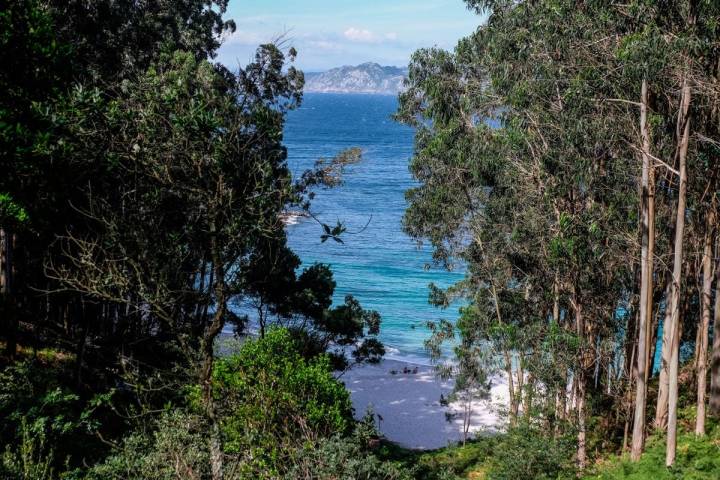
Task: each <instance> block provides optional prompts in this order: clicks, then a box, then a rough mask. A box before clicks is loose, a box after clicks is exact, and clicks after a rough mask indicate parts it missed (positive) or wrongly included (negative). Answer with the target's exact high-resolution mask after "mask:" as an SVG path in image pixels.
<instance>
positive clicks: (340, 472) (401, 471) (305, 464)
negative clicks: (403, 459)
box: [285, 416, 415, 480]
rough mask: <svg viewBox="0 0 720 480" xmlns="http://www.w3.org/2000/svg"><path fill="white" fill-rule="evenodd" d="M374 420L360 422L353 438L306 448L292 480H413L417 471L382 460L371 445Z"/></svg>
mask: <svg viewBox="0 0 720 480" xmlns="http://www.w3.org/2000/svg"><path fill="white" fill-rule="evenodd" d="M377 436H378V435H377V432H376V430H375V428H374V424H373V420H372V418H371V417H369V416H366V417H365V419H364V420H363V421H362V422H359V423H358V424H357V426H356V428H355V430H354V432H353V434H352V435H349V436H344V437H343V436H340V435H335V436H333V437H331V438H327V439H322V440H320V441H319V442H318V444H315V445H306V446H305V448H303V449H302V450H300V451H299V452H298V455H297V456H296V458H295V459H294V465H293V468H292V469H291V470H290V472H288V473H287V474H286V475H285V478H287V479H288V480H290V479H292V480H412V479H414V478H415V476H414V475H413V473H414V469H408V468H405V467H404V466H403V465H402V464H401V463H400V462H392V461H387V460H383V459H381V458H379V457H378V456H377V455H375V454H374V452H373V450H372V448H371V445H372V444H373V443H374V442H375V441H376V440H377Z"/></svg>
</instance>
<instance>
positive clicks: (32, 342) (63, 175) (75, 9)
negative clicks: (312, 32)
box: [0, 0, 720, 480]
mask: <svg viewBox="0 0 720 480" xmlns="http://www.w3.org/2000/svg"><path fill="white" fill-rule="evenodd" d="M457 1H458V2H461V0H457ZM464 3H465V4H466V7H467V8H468V9H469V10H471V11H473V12H475V13H477V29H476V31H475V32H474V33H473V34H471V35H469V36H467V37H465V38H462V39H460V40H459V42H458V43H457V46H456V47H455V48H454V49H453V50H452V51H449V50H444V49H441V48H439V47H430V45H432V44H433V39H431V38H430V39H428V42H427V43H428V48H425V49H420V50H418V51H416V52H415V53H414V54H413V55H412V58H411V59H410V64H409V73H408V77H407V79H406V81H405V89H404V91H403V92H402V93H401V94H400V96H399V107H398V110H397V112H396V113H395V115H394V120H395V121H397V122H401V123H403V124H406V125H409V126H411V127H413V128H414V131H415V144H414V154H413V157H412V159H410V164H409V169H410V172H411V174H412V176H413V178H414V179H415V180H416V181H417V183H416V185H415V186H414V187H413V188H411V189H410V190H408V191H407V192H406V193H405V197H406V200H407V209H406V211H405V213H404V217H403V229H404V230H405V232H407V234H408V235H410V237H411V238H413V239H415V240H417V241H418V242H425V243H427V244H429V245H430V246H431V248H432V252H433V260H434V262H435V263H436V264H437V265H439V266H442V267H443V268H447V269H458V268H461V269H462V270H463V272H464V276H463V279H462V280H461V281H459V282H458V283H456V284H454V285H452V286H450V287H449V288H443V287H439V286H436V285H430V289H429V295H428V301H429V302H430V303H431V304H433V305H434V306H436V307H437V308H438V309H446V310H447V309H456V310H458V313H457V319H456V320H455V321H453V322H451V321H445V320H443V321H438V322H432V323H430V324H429V325H428V328H429V329H430V334H429V336H428V338H427V342H426V347H427V351H428V353H429V355H430V356H431V357H432V358H433V359H434V360H435V364H436V368H437V374H438V375H439V376H443V377H444V378H452V379H453V380H454V391H453V395H452V399H453V400H458V401H461V402H472V401H473V400H474V399H481V398H485V397H487V396H488V393H489V390H490V388H491V386H492V385H491V383H492V379H493V378H495V377H496V376H498V375H500V376H502V378H504V379H505V380H506V382H507V398H508V404H507V406H506V409H505V411H503V412H502V413H503V419H504V421H503V425H502V426H501V428H500V429H499V430H498V431H497V432H495V433H492V434H487V435H482V434H480V435H475V436H474V437H472V438H468V439H467V440H466V441H463V442H462V443H460V444H457V445H449V446H448V447H446V448H442V449H439V450H434V451H417V450H411V449H406V448H403V447H401V446H399V445H397V444H394V443H393V442H391V441H388V440H387V439H385V438H384V437H383V435H382V432H381V430H382V429H381V428H380V427H381V424H380V423H379V420H378V418H377V415H375V414H374V413H373V412H372V411H368V412H354V411H353V405H352V402H351V397H350V393H349V391H348V389H347V388H346V386H345V384H344V383H343V376H342V372H344V371H346V370H347V369H349V368H353V367H355V366H358V365H363V364H378V362H380V361H381V359H382V357H383V355H384V354H385V347H384V345H383V343H382V342H381V340H380V336H379V335H380V333H381V331H382V330H381V329H382V318H381V313H382V312H377V311H375V310H372V309H367V308H364V307H363V305H362V304H361V302H360V301H359V300H357V299H356V298H354V297H353V296H352V295H347V296H346V297H345V301H344V302H342V303H340V304H338V303H337V302H335V303H333V301H332V299H333V295H334V293H335V290H336V287H337V285H336V282H335V280H334V278H333V271H332V268H331V267H330V266H329V265H326V264H323V263H315V264H313V265H309V266H308V265H303V264H302V262H301V260H300V257H299V256H298V255H297V254H296V253H295V252H293V250H292V249H291V248H290V246H289V245H288V239H287V233H286V225H285V218H286V216H287V212H288V211H290V210H294V211H302V212H304V214H305V215H306V216H307V218H308V219H309V221H312V222H315V223H316V224H317V241H318V242H320V243H322V244H334V243H338V244H342V243H343V242H344V238H345V236H346V235H347V233H348V232H347V230H346V226H345V225H344V224H343V223H342V219H340V220H339V221H338V222H337V223H336V224H327V223H324V222H323V221H322V220H321V219H320V218H319V217H316V216H315V215H314V210H313V201H314V200H315V198H316V195H321V194H325V192H326V191H328V190H329V189H333V188H336V187H339V186H341V185H342V183H343V177H344V175H345V173H346V170H347V168H348V167H350V166H352V165H354V164H356V163H359V162H362V152H361V150H360V149H358V148H351V149H348V150H346V151H343V152H341V153H339V154H338V155H337V156H336V157H334V158H331V159H325V160H319V161H318V162H317V163H316V164H315V167H314V168H312V169H308V170H306V171H305V172H304V173H302V174H301V175H293V174H292V173H291V169H290V167H289V166H288V161H287V160H288V149H287V147H286V145H285V144H284V138H283V128H284V125H285V121H286V118H287V115H288V113H289V112H291V111H293V110H295V109H297V108H298V107H299V106H300V105H301V104H302V101H303V85H304V74H303V72H302V71H301V70H300V69H298V68H296V67H295V61H296V58H297V57H298V56H301V55H302V53H303V52H302V51H296V49H295V48H293V47H292V45H291V42H288V41H287V40H286V39H283V38H282V37H278V40H277V41H276V42H274V43H267V44H261V45H258V46H257V50H256V53H255V55H254V58H253V59H252V61H251V62H250V63H248V64H247V65H244V66H242V67H240V68H236V69H234V70H232V69H229V68H227V67H226V66H223V65H222V64H221V63H219V62H218V61H216V55H217V50H218V48H220V45H221V43H222V41H223V38H225V36H226V35H227V34H229V33H231V32H233V31H234V30H235V23H234V22H233V21H232V20H231V19H229V18H226V17H227V15H226V11H227V7H228V0H165V1H159V2H155V1H137V0H96V1H93V2H87V1H84V0H6V1H3V2H0V91H1V92H2V95H0V347H2V353H1V354H0V419H2V421H1V422H0V478H3V479H5V478H6V479H28V480H46V479H56V478H59V479H163V480H164V479H168V480H169V479H212V480H221V479H228V480H233V479H308V480H309V479H318V480H335V479H337V480H340V479H343V480H345V479H348V480H350V479H367V480H371V479H386V480H405V479H408V480H409V479H419V480H423V479H424V480H458V479H466V478H467V479H470V478H472V479H480V478H486V479H489V480H501V479H507V480H512V479H571V478H588V479H589V478H598V479H620V478H632V479H644V478H651V479H658V480H659V479H675V478H687V479H717V478H720V334H719V333H718V332H720V228H718V226H719V222H718V215H720V161H719V159H720V3H718V2H716V1H714V0H677V1H665V0H628V1H625V2H615V1H607V0H606V1H598V0H589V1H568V0H552V1H551V0H547V1H517V0H497V1H481V0H465V2H464ZM346 247H347V248H351V247H350V246H346ZM350 290H352V286H350ZM240 302H242V303H244V304H246V305H247V304H250V305H252V306H253V308H252V312H251V313H252V316H250V314H246V313H242V312H243V310H239V309H238V308H236V306H237V305H238V303H240ZM458 305H460V306H459V307H458ZM239 312H240V313H239ZM255 327H257V328H255ZM338 347H342V348H338ZM448 349H450V351H451V352H452V355H451V356H448V355H446V352H447V351H448ZM363 414H365V415H364V416H363ZM359 418H360V420H358V419H359Z"/></svg>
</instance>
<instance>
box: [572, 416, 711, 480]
mask: <svg viewBox="0 0 720 480" xmlns="http://www.w3.org/2000/svg"><path fill="white" fill-rule="evenodd" d="M583 478H584V479H585V480H620V479H627V480H645V479H652V480H676V479H677V480H680V479H682V480H710V479H717V478H720V429H718V427H717V426H714V428H712V429H711V430H710V431H709V432H708V435H707V436H705V437H700V438H698V437H697V436H696V435H695V434H694V433H685V434H682V435H680V436H679V437H678V447H677V459H676V462H675V465H673V467H672V468H667V467H665V442H664V438H663V437H657V436H656V437H651V438H650V439H649V440H648V444H647V446H646V449H645V453H643V455H642V457H641V458H640V460H639V461H638V462H631V461H630V460H629V459H628V458H627V456H622V457H615V458H612V459H611V460H610V461H607V462H601V463H600V464H599V465H598V466H597V467H596V468H594V469H593V471H592V472H591V473H589V474H588V475H587V476H585V477H583Z"/></svg>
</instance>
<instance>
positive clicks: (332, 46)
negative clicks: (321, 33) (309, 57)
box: [308, 40, 342, 51]
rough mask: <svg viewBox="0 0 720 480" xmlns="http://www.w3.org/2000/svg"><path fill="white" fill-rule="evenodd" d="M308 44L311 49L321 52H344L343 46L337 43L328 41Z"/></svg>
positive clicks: (311, 41) (312, 41)
mask: <svg viewBox="0 0 720 480" xmlns="http://www.w3.org/2000/svg"><path fill="white" fill-rule="evenodd" d="M308 44H309V45H310V46H311V47H315V48H318V49H320V50H333V51H340V50H342V45H339V44H337V43H335V42H328V41H327V40H310V41H308Z"/></svg>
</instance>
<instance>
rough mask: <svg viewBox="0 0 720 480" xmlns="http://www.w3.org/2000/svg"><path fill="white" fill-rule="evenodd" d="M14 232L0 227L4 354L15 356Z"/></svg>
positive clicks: (0, 284)
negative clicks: (4, 331)
mask: <svg viewBox="0 0 720 480" xmlns="http://www.w3.org/2000/svg"><path fill="white" fill-rule="evenodd" d="M15 241H16V237H15V234H13V233H12V232H10V231H9V230H6V229H4V228H2V227H0V313H1V314H2V316H3V317H4V318H3V321H4V322H5V330H6V334H7V337H6V344H5V355H7V357H8V358H9V359H11V360H12V359H13V358H15V353H16V352H17V329H18V323H17V312H16V309H15V308H14V307H15V304H14V301H13V298H12V294H13V290H14V285H13V284H14V278H13V273H14V265H13V247H14V246H15V245H14V244H15Z"/></svg>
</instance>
